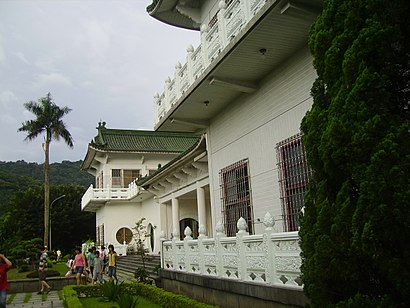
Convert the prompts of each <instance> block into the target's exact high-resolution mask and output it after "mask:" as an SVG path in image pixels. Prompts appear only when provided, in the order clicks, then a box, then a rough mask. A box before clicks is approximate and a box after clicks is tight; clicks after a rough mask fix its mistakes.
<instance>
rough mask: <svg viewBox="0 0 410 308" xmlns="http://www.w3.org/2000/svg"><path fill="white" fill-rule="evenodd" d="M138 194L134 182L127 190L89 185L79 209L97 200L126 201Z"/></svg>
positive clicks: (137, 188)
mask: <svg viewBox="0 0 410 308" xmlns="http://www.w3.org/2000/svg"><path fill="white" fill-rule="evenodd" d="M138 193H139V187H138V186H137V184H136V183H135V181H134V182H131V183H130V184H129V185H128V187H127V188H116V187H111V186H110V185H107V187H106V188H94V187H93V185H90V186H89V187H88V189H87V191H86V192H85V193H84V195H83V197H82V198H81V208H82V209H84V207H85V206H86V205H87V204H89V203H90V202H93V201H99V200H113V199H116V200H128V199H131V198H133V197H135V196H136V195H137V194H138Z"/></svg>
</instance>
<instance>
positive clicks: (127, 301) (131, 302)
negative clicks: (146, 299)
mask: <svg viewBox="0 0 410 308" xmlns="http://www.w3.org/2000/svg"><path fill="white" fill-rule="evenodd" d="M117 303H118V306H120V308H135V307H137V306H138V298H137V297H135V296H133V295H131V294H125V293H123V294H121V295H120V296H119V298H118V300H117Z"/></svg>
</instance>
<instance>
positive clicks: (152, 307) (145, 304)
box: [80, 296, 161, 308]
mask: <svg viewBox="0 0 410 308" xmlns="http://www.w3.org/2000/svg"><path fill="white" fill-rule="evenodd" d="M80 302H81V304H82V305H83V307H84V308H94V307H96V308H118V307H119V306H118V304H117V303H116V302H106V301H105V300H104V298H102V297H87V298H80ZM138 307H142V308H159V307H161V306H158V305H157V304H154V303H152V302H150V301H149V300H147V299H145V298H143V297H140V296H138Z"/></svg>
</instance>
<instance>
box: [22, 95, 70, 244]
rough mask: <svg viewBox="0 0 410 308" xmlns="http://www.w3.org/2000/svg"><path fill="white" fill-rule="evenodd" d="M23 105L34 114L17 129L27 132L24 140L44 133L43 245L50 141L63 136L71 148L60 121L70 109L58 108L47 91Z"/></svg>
mask: <svg viewBox="0 0 410 308" xmlns="http://www.w3.org/2000/svg"><path fill="white" fill-rule="evenodd" d="M24 107H25V108H26V109H27V110H28V111H30V112H32V113H33V114H34V115H35V117H36V118H35V119H34V120H28V121H25V122H24V123H22V126H21V127H20V128H19V129H18V131H20V132H27V133H28V134H27V136H26V138H25V140H29V141H31V140H33V139H35V138H37V137H38V136H39V135H42V134H43V133H44V134H45V136H44V143H43V150H44V245H48V242H49V215H50V213H49V212H50V209H49V206H50V185H49V182H50V180H49V167H50V162H49V160H50V143H51V141H52V140H53V139H54V140H57V141H58V140H60V138H63V139H64V141H65V142H66V144H67V145H68V146H69V147H70V148H73V146H74V145H73V138H72V137H71V134H70V132H69V131H68V130H67V128H66V125H65V123H64V122H63V121H62V118H63V116H64V115H66V114H67V113H69V112H70V111H71V109H70V108H68V107H62V108H60V107H59V106H57V105H56V104H55V103H54V102H53V100H52V98H51V94H50V93H48V94H47V96H46V97H42V98H40V99H39V100H38V103H37V102H34V101H30V102H27V103H25V104H24Z"/></svg>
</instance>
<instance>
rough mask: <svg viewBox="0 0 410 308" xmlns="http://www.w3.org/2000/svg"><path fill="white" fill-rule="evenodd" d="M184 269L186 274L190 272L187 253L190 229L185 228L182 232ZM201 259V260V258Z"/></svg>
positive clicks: (189, 258) (189, 256) (188, 254)
mask: <svg viewBox="0 0 410 308" xmlns="http://www.w3.org/2000/svg"><path fill="white" fill-rule="evenodd" d="M184 234H185V237H184V256H185V257H184V261H185V264H184V268H185V271H186V272H190V271H191V255H190V253H189V244H188V241H190V240H192V236H191V235H192V230H191V228H190V227H188V226H187V227H186V228H185V230H184ZM201 259H202V258H201Z"/></svg>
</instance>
